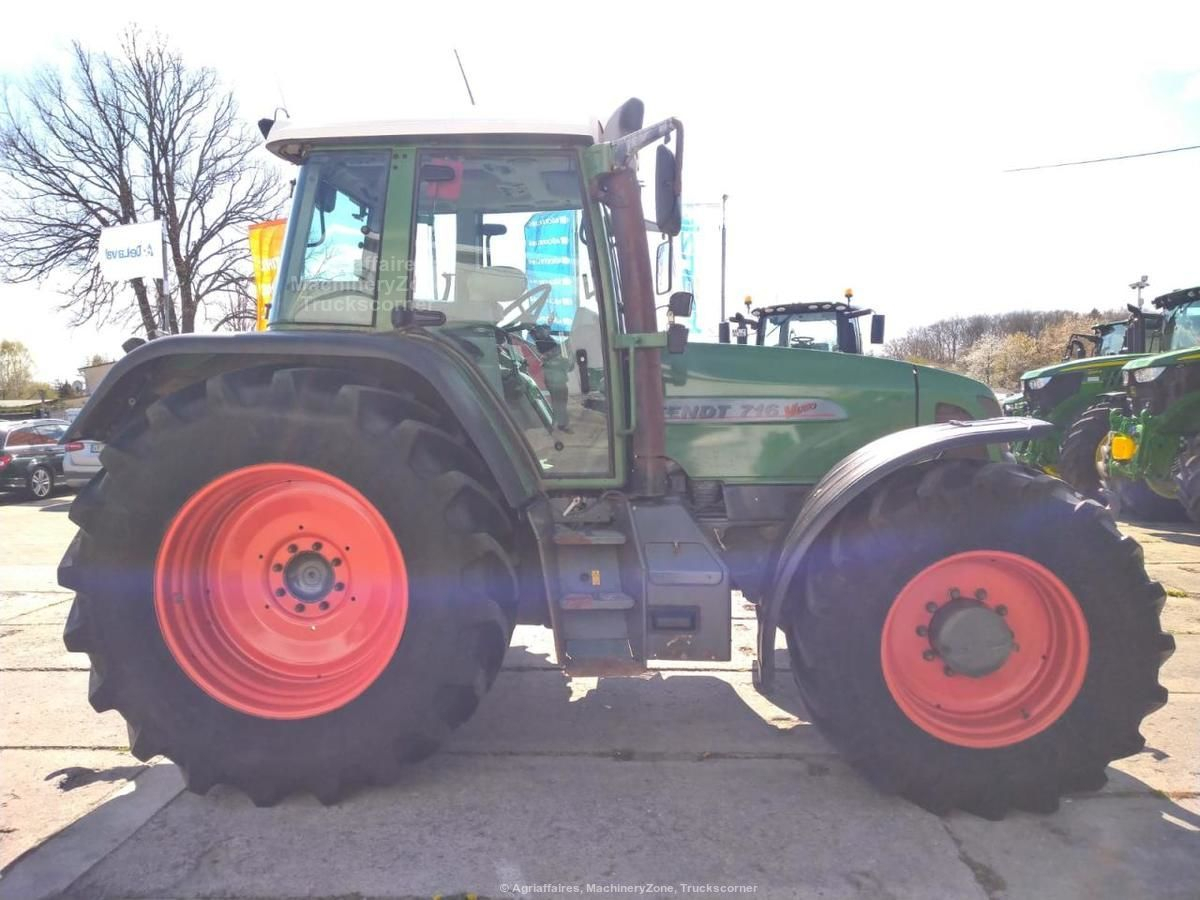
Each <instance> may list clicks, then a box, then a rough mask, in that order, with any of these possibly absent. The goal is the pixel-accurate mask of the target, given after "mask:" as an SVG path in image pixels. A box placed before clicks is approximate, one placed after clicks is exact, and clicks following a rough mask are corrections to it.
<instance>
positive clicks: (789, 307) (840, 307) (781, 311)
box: [754, 300, 861, 316]
mask: <svg viewBox="0 0 1200 900" xmlns="http://www.w3.org/2000/svg"><path fill="white" fill-rule="evenodd" d="M858 309H861V307H858V306H852V305H850V304H849V303H845V302H843V301H841V300H838V301H833V300H829V301H813V302H810V303H780V304H776V305H775V306H760V307H758V308H757V309H755V310H754V314H755V315H759V316H764V315H765V316H787V315H793V314H796V313H815V312H854V311H856V310H858Z"/></svg>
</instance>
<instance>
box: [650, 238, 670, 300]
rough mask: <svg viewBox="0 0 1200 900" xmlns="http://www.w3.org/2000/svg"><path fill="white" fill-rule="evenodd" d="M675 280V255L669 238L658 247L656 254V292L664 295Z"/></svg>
mask: <svg viewBox="0 0 1200 900" xmlns="http://www.w3.org/2000/svg"><path fill="white" fill-rule="evenodd" d="M674 280H675V254H674V253H673V252H672V247H671V239H670V238H667V239H666V240H665V241H663V242H662V243H661V244H659V245H658V250H657V251H656V252H655V254H654V292H655V293H656V294H659V295H662V294H665V293H666V292H667V291H669V290H670V289H671V285H672V282H673V281H674Z"/></svg>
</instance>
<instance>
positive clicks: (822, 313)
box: [718, 290, 884, 354]
mask: <svg viewBox="0 0 1200 900" xmlns="http://www.w3.org/2000/svg"><path fill="white" fill-rule="evenodd" d="M845 296H846V299H845V301H844V302H843V301H840V300H839V301H828V300H825V301H812V302H808V303H780V304H775V305H774V306H763V307H759V308H757V309H753V310H751V309H750V306H751V304H752V303H753V301H752V300H751V299H750V298H749V297H747V298H746V312H745V313H736V314H735V315H733V316H732V317H730V319H729V321H727V322H722V323H721V324H720V329H719V331H718V340H719V342H720V343H722V344H728V343H730V341H731V340H735V341H736V342H737V343H739V344H746V343H749V341H750V332H752V331H753V332H754V343H755V344H756V345H758V346H759V347H764V346H765V347H794V348H798V349H801V350H834V351H838V352H840V353H858V354H861V353H862V352H863V342H862V331H861V329H860V328H859V325H858V323H859V320H860V319H862V318H863V316H871V343H872V344H882V343H883V329H884V317H883V316H882V315H879V314H873V313H874V311H873V310H870V309H863V308H862V307H858V306H855V305H854V304H853V303H852V302H851V298H852V297H853V296H854V293H853V291H850V290H847V291H846V294H845Z"/></svg>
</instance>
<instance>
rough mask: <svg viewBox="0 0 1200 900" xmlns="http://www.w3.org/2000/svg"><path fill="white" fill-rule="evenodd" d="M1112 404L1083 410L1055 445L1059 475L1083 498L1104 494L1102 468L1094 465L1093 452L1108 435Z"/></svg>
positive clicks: (1092, 497) (1096, 498) (1094, 497)
mask: <svg viewBox="0 0 1200 900" xmlns="http://www.w3.org/2000/svg"><path fill="white" fill-rule="evenodd" d="M1112 410H1113V406H1112V404H1111V403H1098V404H1096V405H1095V406H1090V407H1088V408H1087V409H1086V410H1084V412H1083V415H1081V416H1080V417H1079V418H1078V419H1076V420H1075V421H1074V422H1073V423H1072V424H1071V426H1070V427H1069V428H1067V433H1066V435H1065V436H1064V437H1063V439H1062V443H1061V444H1060V445H1059V448H1058V475H1059V477H1060V478H1062V480H1063V481H1065V482H1066V483H1067V484H1069V485H1071V487H1073V488H1075V490H1077V491H1079V493H1081V494H1083V496H1085V497H1090V498H1091V499H1093V500H1099V499H1101V498H1102V497H1103V485H1102V483H1101V475H1102V473H1101V471H1100V469H1099V468H1097V466H1096V451H1097V450H1098V449H1099V448H1100V445H1101V444H1103V443H1104V439H1105V438H1106V437H1107V436H1108V430H1109V428H1108V422H1109V413H1111V412H1112Z"/></svg>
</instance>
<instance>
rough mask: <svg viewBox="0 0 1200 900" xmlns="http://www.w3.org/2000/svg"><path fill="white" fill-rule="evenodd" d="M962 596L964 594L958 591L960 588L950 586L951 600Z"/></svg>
mask: <svg viewBox="0 0 1200 900" xmlns="http://www.w3.org/2000/svg"><path fill="white" fill-rule="evenodd" d="M960 597H962V594H960V593H959V592H958V588H950V599H951V600H957V599H959V598H960Z"/></svg>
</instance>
